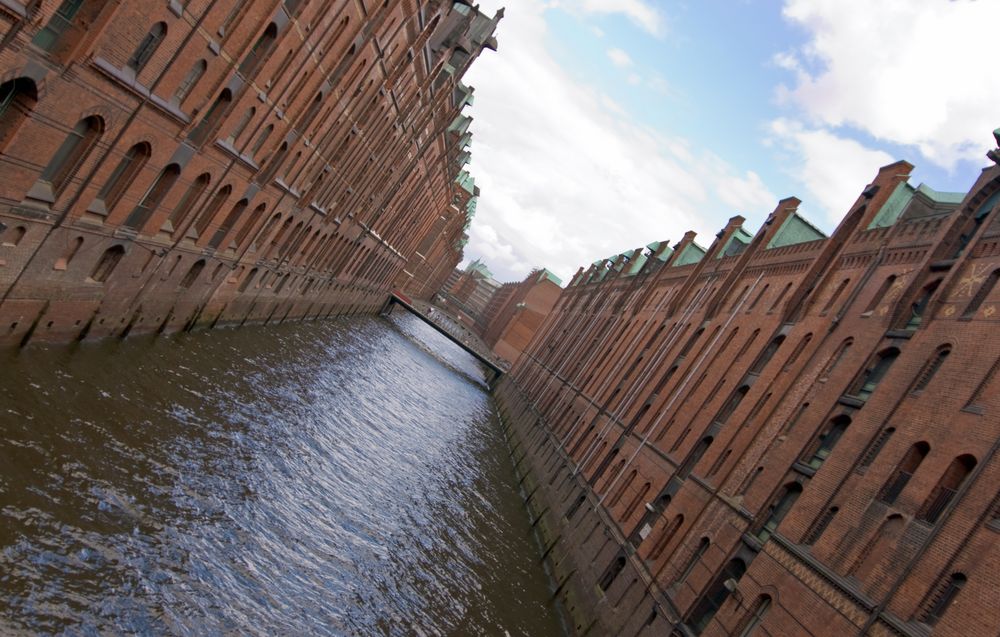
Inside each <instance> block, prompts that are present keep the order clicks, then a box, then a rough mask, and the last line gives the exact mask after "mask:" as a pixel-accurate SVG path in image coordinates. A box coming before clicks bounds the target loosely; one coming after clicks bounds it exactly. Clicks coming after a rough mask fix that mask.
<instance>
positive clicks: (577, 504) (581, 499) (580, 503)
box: [564, 493, 587, 520]
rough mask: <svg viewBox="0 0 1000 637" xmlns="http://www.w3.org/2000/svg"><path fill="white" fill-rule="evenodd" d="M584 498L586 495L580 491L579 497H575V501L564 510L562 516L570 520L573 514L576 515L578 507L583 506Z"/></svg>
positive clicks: (585, 498)
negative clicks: (564, 512)
mask: <svg viewBox="0 0 1000 637" xmlns="http://www.w3.org/2000/svg"><path fill="white" fill-rule="evenodd" d="M586 500H587V496H586V495H584V494H582V493H581V494H580V497H578V498H577V499H576V501H575V502H574V503H573V505H572V506H570V508H569V509H567V510H566V515H565V516H564V517H565V518H566V519H567V520H572V519H573V516H574V515H576V512H577V511H579V510H580V507H581V506H583V503H584V502H585V501H586Z"/></svg>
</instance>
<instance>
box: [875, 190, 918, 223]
mask: <svg viewBox="0 0 1000 637" xmlns="http://www.w3.org/2000/svg"><path fill="white" fill-rule="evenodd" d="M915 193H916V190H914V189H913V186H911V185H910V184H908V183H906V182H905V181H904V182H903V183H901V184H899V185H898V186H896V190H894V191H893V193H892V194H891V195H889V199H888V200H886V202H885V203H884V204H882V208H881V209H879V211H878V214H877V215H875V218H874V219H872V222H871V223H870V224H868V227H867V228H866V230H871V229H873V228H888V227H889V226H891V225H893V224H895V223H896V220H897V219H899V215H901V214H903V211H904V210H906V206H908V205H909V204H910V201H911V200H912V199H913V195H914V194H915Z"/></svg>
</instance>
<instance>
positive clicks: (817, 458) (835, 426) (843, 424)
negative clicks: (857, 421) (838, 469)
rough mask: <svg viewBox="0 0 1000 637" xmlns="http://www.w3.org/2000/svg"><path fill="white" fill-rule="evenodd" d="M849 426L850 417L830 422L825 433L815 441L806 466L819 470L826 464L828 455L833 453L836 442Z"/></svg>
mask: <svg viewBox="0 0 1000 637" xmlns="http://www.w3.org/2000/svg"><path fill="white" fill-rule="evenodd" d="M850 424H851V417H850V416H847V415H840V416H837V417H836V418H834V419H833V420H832V421H830V425H829V426H828V427H827V429H826V431H825V432H823V434H821V435H820V437H819V440H818V441H817V446H816V450H815V451H813V454H812V457H811V458H810V459H809V460H808V461H807V462H806V464H807V465H808V466H809V467H811V468H813V469H819V468H820V467H822V466H823V463H824V462H826V459H827V458H829V457H830V453H831V452H833V448H834V447H836V446H837V442H839V441H840V438H841V437H842V436H843V435H844V432H845V431H847V427H848V426H849V425H850Z"/></svg>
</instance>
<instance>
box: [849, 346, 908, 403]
mask: <svg viewBox="0 0 1000 637" xmlns="http://www.w3.org/2000/svg"><path fill="white" fill-rule="evenodd" d="M898 357H899V350H898V349H897V348H895V347H890V348H888V349H885V350H882V351H881V352H879V353H878V356H876V358H875V361H874V363H872V366H871V367H869V368H868V369H866V370H865V372H864V374H862V375H861V381H860V383H859V384H858V386H857V387H858V389H857V391H856V392H855V396H857V397H858V398H860V399H861V400H868V399H869V398H870V397H871V395H872V393H874V392H875V388H876V387H878V384H879V383H880V382H882V379H883V378H885V375H886V374H887V373H888V372H889V368H890V367H892V364H893V363H895V362H896V358H898Z"/></svg>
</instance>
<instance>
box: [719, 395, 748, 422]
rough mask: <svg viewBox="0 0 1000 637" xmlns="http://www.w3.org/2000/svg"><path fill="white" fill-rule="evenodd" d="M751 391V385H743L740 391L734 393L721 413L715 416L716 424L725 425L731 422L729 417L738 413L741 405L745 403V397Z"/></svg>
mask: <svg viewBox="0 0 1000 637" xmlns="http://www.w3.org/2000/svg"><path fill="white" fill-rule="evenodd" d="M749 391H750V386H749V385H742V386H740V387H739V389H737V390H736V391H734V392H733V393H732V395H731V396H730V397H729V400H727V401H726V404H724V405H723V406H722V408H721V409H720V410H719V413H717V414H716V415H715V422H718V423H722V424H725V422H726V421H727V420H729V417H730V416H732V415H733V412H735V411H736V408H737V407H739V406H740V403H741V402H742V401H743V397H744V396H746V395H747V392H749Z"/></svg>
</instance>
